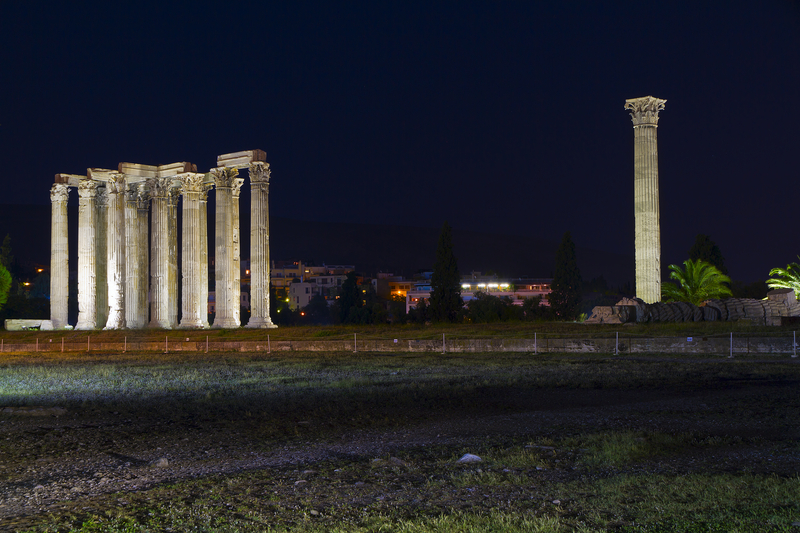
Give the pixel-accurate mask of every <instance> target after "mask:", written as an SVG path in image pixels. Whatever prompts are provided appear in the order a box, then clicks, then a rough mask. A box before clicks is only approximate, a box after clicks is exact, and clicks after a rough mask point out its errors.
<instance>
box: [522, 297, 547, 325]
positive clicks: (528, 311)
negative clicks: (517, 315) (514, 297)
mask: <svg viewBox="0 0 800 533" xmlns="http://www.w3.org/2000/svg"><path fill="white" fill-rule="evenodd" d="M522 318H523V319H525V320H531V321H532V320H552V318H553V310H552V309H551V308H550V306H549V305H542V297H541V296H530V297H528V298H525V301H524V302H522Z"/></svg>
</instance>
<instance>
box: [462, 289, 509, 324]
mask: <svg viewBox="0 0 800 533" xmlns="http://www.w3.org/2000/svg"><path fill="white" fill-rule="evenodd" d="M507 305H509V303H508V302H507V301H505V300H504V299H502V298H498V297H497V296H494V295H492V294H488V293H485V292H480V291H479V292H476V293H475V296H474V297H473V298H472V300H470V301H469V302H467V313H466V315H467V318H468V319H469V320H470V321H472V322H474V323H476V324H481V323H490V322H499V321H501V320H502V319H503V311H504V309H505V307H506V306H507Z"/></svg>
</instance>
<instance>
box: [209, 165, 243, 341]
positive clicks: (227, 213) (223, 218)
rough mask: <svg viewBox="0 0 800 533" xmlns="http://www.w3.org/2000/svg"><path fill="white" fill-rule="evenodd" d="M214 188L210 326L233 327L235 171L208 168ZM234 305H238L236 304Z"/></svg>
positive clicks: (234, 323) (234, 324) (232, 169)
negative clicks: (213, 302)
mask: <svg viewBox="0 0 800 533" xmlns="http://www.w3.org/2000/svg"><path fill="white" fill-rule="evenodd" d="M211 175H212V177H213V178H214V184H215V186H216V188H217V216H216V224H215V234H214V248H216V253H215V255H216V258H215V262H216V266H215V269H214V291H215V299H216V318H215V319H214V324H213V327H215V328H235V327H237V324H236V320H235V316H234V314H233V301H232V298H233V276H232V274H233V250H232V248H233V246H232V244H233V205H232V204H233V193H232V191H231V186H232V185H233V180H234V179H235V178H236V176H238V175H239V171H238V170H236V169H235V168H226V167H218V168H214V169H211ZM237 303H238V302H237Z"/></svg>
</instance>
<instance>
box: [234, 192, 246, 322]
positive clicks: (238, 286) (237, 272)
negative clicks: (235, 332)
mask: <svg viewBox="0 0 800 533" xmlns="http://www.w3.org/2000/svg"><path fill="white" fill-rule="evenodd" d="M242 183H244V179H242V178H236V179H235V180H233V184H232V187H231V198H232V200H231V208H232V209H231V220H232V223H231V224H232V225H231V230H232V233H233V240H232V241H231V242H232V247H231V249H232V251H233V260H232V263H233V264H232V265H231V267H232V272H231V275H232V276H233V296H232V297H231V300H232V301H233V309H232V311H233V321H234V322H235V323H236V327H237V328H238V327H239V326H241V325H242V317H241V314H242V262H241V257H242V252H241V241H240V237H241V236H240V227H239V194H240V193H241V191H242Z"/></svg>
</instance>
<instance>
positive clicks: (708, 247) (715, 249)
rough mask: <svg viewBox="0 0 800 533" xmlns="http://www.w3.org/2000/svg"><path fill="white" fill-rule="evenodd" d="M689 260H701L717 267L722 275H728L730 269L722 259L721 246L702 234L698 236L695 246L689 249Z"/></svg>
mask: <svg viewBox="0 0 800 533" xmlns="http://www.w3.org/2000/svg"><path fill="white" fill-rule="evenodd" d="M689 259H691V260H692V261H697V260H698V259H701V260H703V261H705V262H706V263H709V264H711V265H713V266H715V267H717V269H718V270H719V271H720V273H722V274H724V275H726V276H727V275H728V269H727V268H725V258H724V257H722V252H721V251H720V249H719V246H717V245H716V243H714V241H712V240H711V237H709V236H708V235H703V234H702V233H700V234H698V235H697V237H696V238H695V241H694V244H693V245H692V247H691V248H690V249H689Z"/></svg>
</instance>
